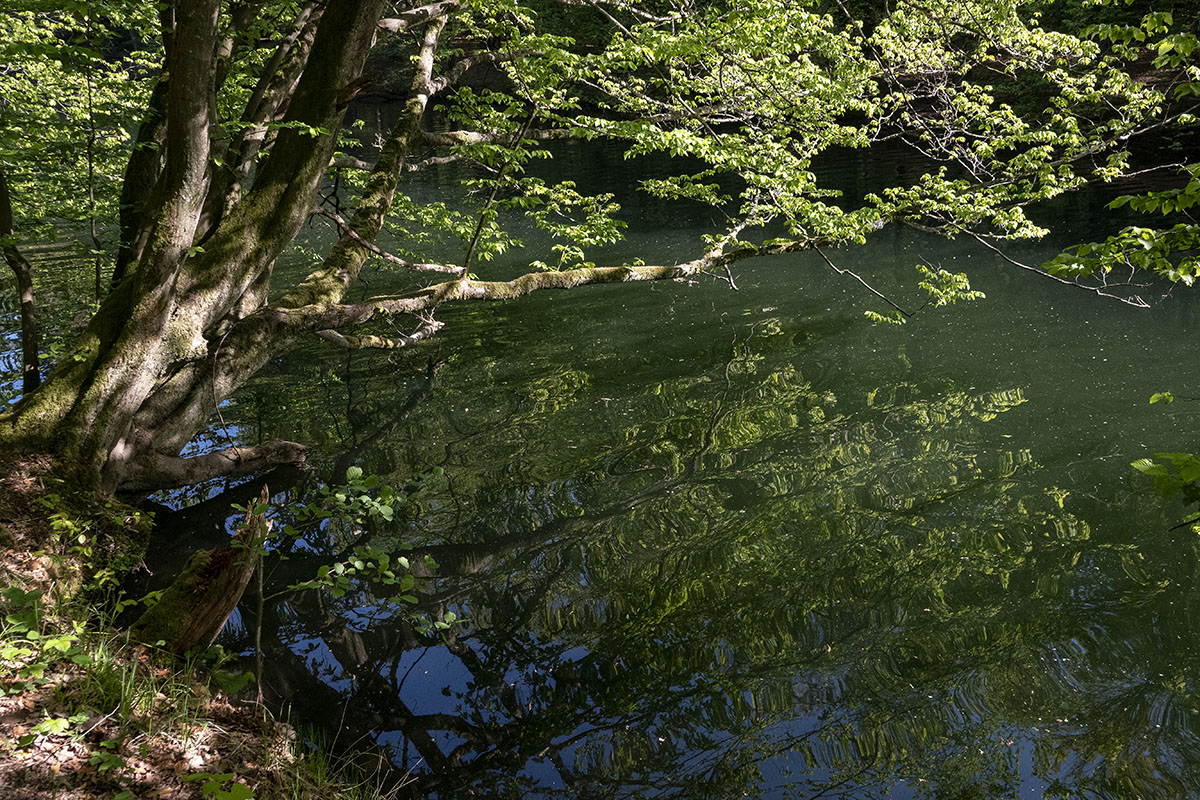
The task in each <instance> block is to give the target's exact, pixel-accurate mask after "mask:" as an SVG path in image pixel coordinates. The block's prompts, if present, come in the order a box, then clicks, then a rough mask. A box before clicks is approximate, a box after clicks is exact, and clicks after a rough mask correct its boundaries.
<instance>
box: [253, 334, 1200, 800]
mask: <svg viewBox="0 0 1200 800" xmlns="http://www.w3.org/2000/svg"><path fill="white" fill-rule="evenodd" d="M795 348H796V342H795V338H794V336H793V335H790V334H788V333H786V332H785V331H784V330H782V329H781V327H780V326H779V325H778V324H777V323H775V322H773V321H768V322H767V323H765V324H763V323H760V324H759V325H757V326H756V327H754V328H752V329H750V330H748V331H747V332H746V333H745V334H744V335H743V336H741V337H739V339H738V340H737V341H735V342H734V343H733V346H732V353H730V354H729V355H728V357H727V359H726V360H724V361H723V362H722V363H717V364H715V365H714V367H713V368H712V369H710V370H708V371H706V372H702V373H700V374H697V375H695V376H694V377H675V378H671V379H668V380H664V381H662V382H660V383H657V384H654V385H650V386H647V387H645V389H644V390H643V391H641V392H640V393H638V394H636V395H632V396H625V397H619V398H607V397H602V396H600V392H599V391H598V390H597V389H596V388H594V387H593V386H592V381H591V379H590V377H589V374H588V373H587V371H586V370H584V369H575V370H572V369H563V370H561V371H560V372H558V373H556V374H553V375H547V376H543V377H542V378H540V379H537V380H533V381H525V382H521V383H520V384H519V385H517V384H514V385H513V386H512V387H511V389H510V390H508V391H507V392H503V393H502V392H499V391H497V392H495V393H489V392H487V391H486V390H484V391H477V390H476V387H483V386H488V385H489V381H491V380H492V379H493V378H494V377H495V376H490V375H487V374H479V372H475V373H473V374H472V375H471V376H470V377H468V378H459V380H460V381H461V384H455V383H454V381H455V380H456V372H455V370H453V369H449V370H446V371H445V373H444V380H445V382H444V383H443V384H442V385H441V386H439V387H438V388H437V389H435V390H434V392H433V397H432V398H431V399H430V400H429V401H428V402H427V403H426V405H424V406H422V407H421V408H420V409H419V410H418V411H417V412H416V413H414V414H413V415H412V416H411V417H407V418H406V419H405V421H404V425H403V427H404V430H403V434H402V435H401V436H400V437H399V438H398V439H397V440H388V441H380V442H379V443H378V446H377V447H376V448H375V449H374V450H372V451H371V454H370V456H369V458H368V462H367V465H366V466H367V468H368V470H371V469H375V470H376V471H380V469H379V468H380V467H381V466H383V467H388V468H390V465H392V464H397V463H409V464H421V465H425V466H426V467H427V468H429V469H432V468H433V467H435V466H436V467H440V468H441V470H443V472H442V473H441V475H440V476H439V477H432V473H427V478H426V479H425V480H408V481H407V484H406V486H407V490H408V491H409V492H410V493H411V497H412V502H411V504H410V506H409V512H410V513H409V515H408V517H407V518H406V519H404V520H401V521H398V522H397V524H396V525H394V526H392V527H389V528H387V529H377V530H376V529H372V530H369V531H367V532H366V534H357V535H360V536H361V535H369V536H371V538H372V539H373V541H374V542H375V543H376V544H379V545H381V546H384V547H386V548H388V549H391V550H392V552H393V555H407V556H409V557H412V558H414V561H416V560H417V559H416V557H417V556H419V555H421V554H423V553H427V552H428V553H432V554H433V555H434V556H435V557H436V559H437V560H438V562H439V563H440V570H439V573H438V575H437V576H436V577H430V578H429V579H428V580H426V581H425V582H424V584H425V585H424V586H423V587H421V588H422V591H423V595H422V596H423V601H422V603H423V605H422V608H423V609H424V610H426V611H428V612H429V613H431V614H432V615H433V616H434V617H438V616H440V615H441V614H443V613H445V612H446V611H447V610H455V611H456V612H458V613H459V614H460V616H464V617H465V618H466V620H467V622H466V624H465V625H463V626H461V627H459V628H458V629H456V630H455V631H454V632H453V633H452V634H451V635H449V636H447V637H445V640H444V641H438V640H434V639H431V638H429V637H427V636H425V635H423V634H421V633H419V632H418V631H416V630H414V629H413V628H412V626H411V625H410V624H409V623H407V622H406V621H405V620H404V619H403V618H402V616H401V615H400V614H399V613H398V612H397V607H396V606H394V605H392V604H391V603H389V602H388V600H387V598H386V597H384V596H381V595H379V594H376V593H374V592H373V591H372V589H371V587H366V586H364V587H361V590H360V591H359V592H357V593H354V594H351V595H347V596H346V597H344V598H340V599H334V598H329V597H315V596H308V595H306V596H304V597H301V598H298V599H297V600H295V601H293V602H292V603H290V604H282V605H279V606H278V607H277V608H275V609H274V615H273V620H272V622H273V623H274V624H276V625H277V626H278V633H279V636H278V637H277V638H274V637H268V638H271V640H272V645H271V648H272V650H271V652H270V658H269V661H270V663H271V664H272V665H273V669H274V671H273V673H272V674H270V675H269V676H268V682H269V683H270V684H271V686H272V687H273V688H274V689H275V691H276V693H277V695H278V696H280V697H290V698H291V700H292V702H293V703H295V704H296V706H297V711H298V713H300V714H301V715H304V714H306V712H307V713H308V714H309V715H312V716H315V717H317V719H318V720H320V721H324V722H327V723H333V722H335V714H336V715H337V716H338V717H341V718H342V720H343V725H344V727H345V728H346V729H347V730H355V731H359V732H362V733H366V732H370V734H371V735H372V736H373V737H374V738H375V739H376V741H378V742H380V743H382V744H385V745H386V746H387V747H389V748H390V751H391V753H392V756H393V760H394V762H395V763H396V764H397V766H399V767H400V768H401V769H404V770H411V772H412V773H413V777H414V779H415V780H414V782H413V783H412V784H411V788H412V790H413V792H414V795H416V796H424V795H428V794H430V793H437V794H440V795H446V796H449V795H454V794H457V793H468V792H469V791H471V790H473V791H475V792H477V793H479V794H481V795H482V796H508V795H512V796H532V795H538V796H554V795H556V794H562V795H564V796H583V797H610V796H611V797H627V796H646V797H651V796H653V797H662V796H678V797H727V796H735V795H740V794H742V793H748V794H750V795H751V796H777V795H778V796H782V795H783V794H787V795H788V796H792V795H795V796H801V797H803V796H817V795H819V796H822V797H831V796H853V797H871V796H880V797H882V796H889V793H890V792H899V794H900V795H901V796H903V795H904V794H905V793H907V792H910V791H911V792H918V791H922V790H925V789H929V790H931V791H933V792H934V793H935V794H936V795H937V796H939V797H942V796H944V797H994V796H1012V795H1014V794H1015V793H1016V792H1017V788H1016V787H1017V785H1018V784H1019V783H1021V782H1024V785H1026V786H1030V785H1033V786H1036V787H1040V788H1041V789H1042V790H1044V791H1045V792H1046V793H1047V794H1049V795H1054V794H1056V793H1062V792H1065V791H1066V789H1067V788H1070V789H1071V790H1072V791H1074V792H1077V793H1078V792H1083V793H1084V794H1085V795H1086V796H1101V797H1129V796H1137V795H1141V796H1154V797H1184V796H1189V795H1192V794H1195V793H1197V792H1200V783H1197V779H1196V778H1194V777H1191V775H1192V774H1194V770H1190V769H1189V768H1188V765H1191V764H1195V763H1197V759H1198V758H1200V752H1197V741H1196V738H1195V734H1196V730H1195V725H1196V719H1197V717H1198V716H1200V714H1198V712H1197V710H1196V707H1197V703H1196V699H1197V697H1196V695H1197V692H1196V687H1195V686H1194V685H1193V682H1194V680H1195V676H1196V672H1195V669H1194V667H1195V666H1196V660H1195V657H1194V655H1192V651H1191V650H1190V649H1187V648H1186V647H1185V646H1176V647H1174V648H1171V647H1170V646H1169V644H1167V645H1164V643H1161V642H1157V639H1158V637H1159V636H1160V634H1158V633H1155V632H1154V631H1156V630H1158V631H1186V630H1189V628H1188V626H1187V624H1186V614H1185V613H1184V610H1183V609H1176V608H1175V606H1174V604H1175V603H1176V602H1179V601H1180V600H1181V598H1182V597H1183V595H1181V594H1180V593H1179V592H1178V591H1177V590H1176V589H1172V588H1170V585H1177V581H1174V580H1173V578H1174V579H1180V580H1183V579H1186V580H1191V579H1192V578H1193V577H1194V576H1192V575H1191V572H1192V570H1194V568H1195V558H1194V548H1193V547H1192V545H1191V544H1190V543H1189V544H1188V546H1187V548H1186V551H1185V553H1186V555H1187V557H1188V563H1189V566H1188V567H1187V569H1185V570H1183V571H1184V572H1186V573H1187V574H1180V575H1174V576H1163V575H1157V574H1154V573H1155V569H1156V568H1155V567H1153V566H1150V565H1148V564H1147V563H1146V560H1145V558H1144V556H1143V554H1142V552H1140V550H1139V549H1138V548H1137V547H1136V546H1135V545H1134V544H1132V543H1126V544H1120V545H1118V544H1113V543H1106V542H1097V541H1094V540H1093V535H1092V531H1091V529H1090V527H1089V525H1088V524H1087V522H1085V521H1083V520H1081V519H1079V518H1077V517H1075V516H1074V515H1073V514H1071V513H1070V512H1069V511H1067V510H1066V509H1065V508H1064V499H1065V497H1066V492H1063V491H1060V490H1058V489H1056V488H1053V487H1050V488H1046V487H1042V486H1039V485H1038V483H1037V480H1036V478H1037V476H1036V474H1035V472H1034V469H1035V468H1036V466H1037V465H1036V463H1035V462H1034V460H1033V457H1032V456H1031V454H1030V453H1029V452H1028V451H1024V450H1019V449H1017V450H1000V451H996V450H989V447H990V445H988V441H989V439H986V438H984V437H983V436H982V434H981V431H982V429H981V426H982V425H983V424H985V423H987V422H989V421H991V420H993V419H994V418H996V417H997V416H999V415H1003V413H1004V412H1006V411H1007V410H1009V409H1011V408H1012V407H1014V406H1016V405H1019V404H1021V403H1022V402H1024V397H1023V395H1022V393H1021V391H1020V390H1019V389H1013V390H1009V391H1002V392H983V393H979V392H968V391H963V390H961V389H958V388H956V387H954V386H952V385H949V384H946V385H942V386H936V387H930V386H917V385H915V384H914V383H912V382H911V381H910V380H908V379H907V378H906V376H905V375H904V373H903V372H902V371H900V372H898V374H897V375H896V376H895V379H894V380H892V381H891V382H889V383H888V384H887V385H885V386H878V387H866V388H858V389H850V390H842V391H841V393H840V394H835V393H834V392H833V391H832V390H830V389H829V388H827V387H822V386H818V385H814V383H812V382H811V381H809V380H808V379H806V378H805V376H804V375H803V374H802V373H801V371H800V369H799V368H798V367H797V366H795V364H794V363H792V362H793V360H795V358H796V355H795V352H794V351H795ZM479 369H480V370H482V371H483V372H484V373H486V372H487V370H488V369H489V367H488V366H487V365H483V366H481V367H480V368H479ZM698 372H699V371H698ZM472 382H474V383H472ZM493 385H496V386H499V385H501V384H500V381H498V380H497V381H495V383H494V384H493ZM468 403H469V404H470V405H468ZM472 406H474V407H472ZM392 410H393V412H394V410H395V405H393V406H392ZM358 416H359V418H361V419H363V420H374V421H375V423H377V422H378V420H380V419H383V418H385V416H384V414H383V412H382V411H379V412H378V413H362V412H361V411H360V413H359V414H358ZM310 438H311V437H310ZM994 438H995V437H992V439H994ZM361 441H362V439H361V438H356V439H355V440H354V443H355V444H358V443H361ZM372 459H374V460H375V462H374V463H373V462H372ZM497 464H500V465H502V466H500V467H497V466H496V465H497ZM396 480H398V481H401V482H403V481H405V476H399V477H397V478H396ZM326 533H327V534H328V540H327V541H321V542H316V541H313V542H310V543H309V544H310V545H312V546H313V547H316V548H317V549H319V550H328V551H329V552H333V553H336V552H338V551H339V548H340V547H342V546H344V544H345V542H344V541H340V540H339V539H338V537H337V536H336V535H335V534H336V533H337V532H336V531H326ZM347 535H350V534H349V532H347ZM297 559H298V561H297V563H298V564H304V563H305V561H304V558H303V557H302V554H297ZM285 563H286V562H285ZM1171 568H1172V569H1174V570H1177V571H1178V570H1179V569H1180V568H1179V567H1178V565H1177V563H1175V564H1172V566H1171ZM1114 575H1121V576H1123V577H1122V579H1121V580H1117V579H1115V578H1113V577H1112V576H1114ZM1101 576H1108V577H1101ZM1168 584H1170V585H1168ZM1151 617H1152V618H1153V619H1154V623H1155V625H1156V626H1157V627H1155V628H1150V627H1148V626H1147V622H1148V618H1151ZM1193 618H1194V617H1193ZM1133 652H1137V653H1139V654H1140V656H1139V658H1142V659H1143V662H1144V663H1143V664H1142V667H1143V668H1144V669H1143V674H1130V672H1129V663H1130V660H1131V659H1130V653H1133ZM1147 659H1148V661H1147ZM1160 673H1161V674H1160ZM314 678H315V680H314ZM301 698H303V699H301ZM905 787H907V788H905ZM1060 788H1061V789H1062V792H1059V789H1060ZM1072 796H1074V795H1072Z"/></svg>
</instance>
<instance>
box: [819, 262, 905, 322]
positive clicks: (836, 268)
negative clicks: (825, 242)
mask: <svg viewBox="0 0 1200 800" xmlns="http://www.w3.org/2000/svg"><path fill="white" fill-rule="evenodd" d="M813 250H816V251H817V255H819V256H820V257H821V258H822V259H824V261H825V263H826V264H828V265H829V268H830V269H831V270H833V271H834V272H836V273H837V274H838V275H849V276H850V277H851V278H854V280H856V281H858V282H859V283H861V284H862V285H863V286H865V287H867V290H868V291H870V292H871V294H873V295H875V296H876V297H878V298H879V299H880V300H882V301H883V302H885V303H887V304H888V305H889V306H891V307H892V308H894V309H896V310H897V311H899V312H900V313H901V314H903V315H904V317H905V319H907V318H908V317H911V316H912V314H910V313H909V312H907V311H905V310H904V309H903V308H901V307H900V306H898V305H896V304H895V303H894V302H893V301H892V300H891V298H889V297H888V296H887V295H885V294H884V293H883V292H881V291H879V290H878V289H876V288H875V287H874V286H872V285H871V284H869V283H867V282H866V281H865V280H863V279H862V278H861V277H860V276H859V275H857V274H856V273H854V272H851V271H850V270H848V269H842V268H841V267H839V266H837V265H836V264H834V263H833V262H832V261H830V260H829V256H827V255H825V252H824V251H823V250H822V249H821V248H819V247H814V248H813Z"/></svg>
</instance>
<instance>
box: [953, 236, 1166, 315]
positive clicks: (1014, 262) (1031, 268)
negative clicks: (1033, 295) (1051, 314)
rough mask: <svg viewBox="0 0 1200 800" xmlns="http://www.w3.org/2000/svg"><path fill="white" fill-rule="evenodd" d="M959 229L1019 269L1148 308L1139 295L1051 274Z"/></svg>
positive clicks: (1126, 303) (1135, 306)
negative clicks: (1106, 289) (1126, 293)
mask: <svg viewBox="0 0 1200 800" xmlns="http://www.w3.org/2000/svg"><path fill="white" fill-rule="evenodd" d="M960 230H961V231H962V232H963V233H965V234H967V235H968V236H970V237H971V238H972V239H974V240H975V241H977V242H979V243H980V244H981V245H983V246H984V247H986V248H987V249H988V250H991V251H992V252H993V253H995V254H996V255H998V256H1000V257H1001V258H1003V259H1004V260H1005V261H1007V262H1008V263H1009V264H1012V265H1013V266H1014V267H1020V268H1021V269H1023V270H1028V271H1029V272H1032V273H1034V274H1035V275H1041V276H1042V277H1043V278H1049V279H1050V280H1052V281H1058V282H1059V283H1062V284H1066V285H1067V286H1074V287H1075V288H1076V289H1083V290H1084V291H1085V292H1095V293H1096V294H1098V295H1100V296H1101V297H1108V298H1110V299H1112V300H1117V301H1120V302H1122V303H1124V304H1125V305H1127V306H1133V307H1134V308H1150V304H1149V303H1147V302H1146V301H1145V300H1143V299H1142V298H1141V296H1140V295H1134V296H1133V297H1122V296H1121V295H1119V294H1112V293H1111V292H1106V291H1104V287H1102V286H1086V285H1084V284H1082V283H1079V282H1078V281H1071V280H1067V279H1066V278H1060V277H1059V276H1057V275H1051V274H1050V273H1049V272H1046V270H1044V269H1039V268H1037V267H1035V266H1032V265H1030V264H1023V263H1021V262H1020V261H1017V260H1016V259H1014V258H1013V257H1012V256H1010V255H1008V253H1005V252H1004V251H1003V250H1001V249H1000V248H999V247H996V246H995V245H993V244H992V243H991V242H989V241H988V240H987V239H985V238H984V237H983V236H980V235H979V234H977V233H975V232H974V231H971V230H967V229H966V228H960Z"/></svg>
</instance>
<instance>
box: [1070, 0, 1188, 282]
mask: <svg viewBox="0 0 1200 800" xmlns="http://www.w3.org/2000/svg"><path fill="white" fill-rule="evenodd" d="M1193 22H1194V20H1193V19H1192V18H1191V16H1190V15H1186V14H1180V15H1179V18H1178V19H1176V16H1175V15H1173V14H1172V13H1170V12H1169V11H1152V12H1150V13H1147V14H1145V15H1144V16H1143V17H1142V18H1141V20H1140V21H1138V22H1137V23H1136V24H1132V23H1127V24H1115V23H1114V24H1098V25H1093V26H1091V27H1089V28H1088V30H1087V33H1088V34H1089V35H1090V36H1092V37H1093V38H1095V39H1096V40H1097V41H1100V42H1103V43H1104V44H1105V45H1106V46H1107V47H1108V48H1109V49H1110V50H1111V51H1112V53H1113V54H1114V55H1115V56H1116V57H1118V58H1121V59H1124V60H1126V61H1129V62H1132V61H1134V60H1136V59H1139V58H1143V59H1150V60H1151V62H1152V64H1153V66H1154V68H1155V69H1156V70H1159V71H1160V72H1161V74H1162V76H1163V77H1161V78H1160V79H1159V81H1158V82H1157V84H1156V89H1155V93H1156V94H1157V96H1158V100H1157V105H1158V109H1157V110H1158V116H1159V118H1160V120H1161V121H1162V122H1164V123H1166V124H1168V125H1172V126H1176V127H1181V128H1186V127H1194V126H1195V123H1196V116H1195V112H1196V107H1197V106H1196V99H1197V97H1198V96H1200V62H1198V61H1197V58H1196V56H1197V55H1200V51H1198V46H1200V40H1197V38H1196V34H1195V30H1194V29H1193V28H1192V27H1191V26H1192V24H1193ZM1171 168H1172V169H1175V170H1178V172H1179V173H1180V177H1181V178H1182V179H1183V180H1184V181H1185V183H1184V184H1183V185H1182V186H1180V187H1178V188H1173V189H1166V190H1163V191H1155V192H1147V193H1146V194H1143V195H1136V196H1129V195H1126V196H1122V197H1118V198H1117V199H1116V200H1114V201H1113V202H1112V203H1111V204H1110V208H1113V209H1119V208H1124V207H1128V208H1130V209H1132V210H1134V211H1138V212H1141V213H1143V214H1161V215H1163V216H1165V217H1167V218H1168V223H1167V224H1166V225H1165V226H1162V227H1157V226H1153V225H1131V226H1128V227H1125V228H1123V229H1122V230H1121V231H1120V232H1118V233H1116V234H1114V235H1112V236H1110V237H1108V238H1107V239H1105V240H1104V241H1103V242H1095V243H1086V244H1081V245H1078V246H1077V247H1074V248H1071V249H1070V250H1067V251H1066V252H1064V253H1062V254H1061V255H1059V256H1058V257H1057V258H1055V259H1054V260H1053V261H1051V262H1049V263H1048V264H1047V265H1046V267H1047V269H1048V270H1049V271H1050V272H1051V273H1052V274H1054V275H1060V276H1064V277H1069V278H1074V279H1078V278H1082V277H1087V276H1091V275H1096V274H1098V273H1100V274H1107V273H1109V272H1111V271H1113V270H1114V269H1117V270H1133V271H1143V272H1150V273H1154V274H1157V275H1159V276H1162V277H1163V278H1166V279H1167V280H1169V281H1173V282H1180V283H1184V284H1186V285H1188V286H1191V285H1192V284H1193V283H1194V282H1195V280H1196V277H1197V275H1200V262H1198V261H1197V258H1196V254H1195V251H1196V250H1197V249H1198V248H1200V226H1198V225H1197V224H1196V222H1195V218H1194V217H1193V216H1192V214H1191V209H1192V208H1193V207H1194V206H1195V204H1196V202H1197V200H1198V199H1200V165H1197V164H1191V165H1184V164H1176V165H1172V167H1171Z"/></svg>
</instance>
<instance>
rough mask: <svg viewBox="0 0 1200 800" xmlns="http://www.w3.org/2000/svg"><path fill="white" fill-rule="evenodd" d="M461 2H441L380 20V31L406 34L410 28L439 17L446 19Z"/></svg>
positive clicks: (455, 0) (456, 0)
mask: <svg viewBox="0 0 1200 800" xmlns="http://www.w3.org/2000/svg"><path fill="white" fill-rule="evenodd" d="M459 3H460V0H439V2H436V3H430V4H429V5H424V6H418V7H417V8H411V9H409V10H408V11H401V12H400V13H399V14H397V15H396V16H395V17H390V18H388V19H381V20H379V29H380V30H382V31H385V32H387V33H404V32H405V31H407V30H408V29H410V28H414V27H416V26H417V25H421V24H423V23H426V22H429V21H430V20H431V19H434V18H437V17H445V16H446V15H447V14H449V13H450V12H451V11H453V10H454V9H456V8H458V6H459Z"/></svg>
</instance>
